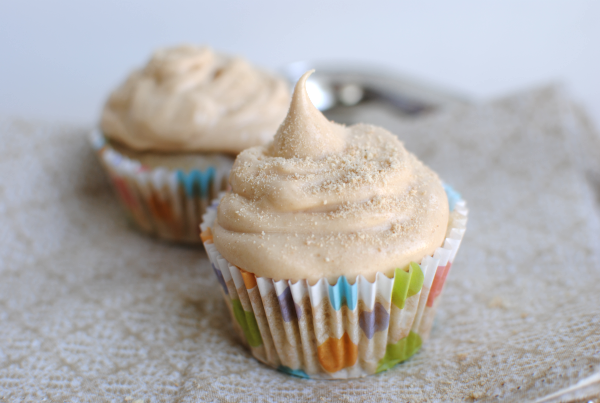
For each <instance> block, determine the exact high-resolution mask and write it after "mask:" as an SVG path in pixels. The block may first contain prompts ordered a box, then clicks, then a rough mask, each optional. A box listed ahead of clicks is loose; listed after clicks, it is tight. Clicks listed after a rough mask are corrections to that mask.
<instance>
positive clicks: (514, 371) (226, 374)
mask: <svg viewBox="0 0 600 403" xmlns="http://www.w3.org/2000/svg"><path fill="white" fill-rule="evenodd" d="M356 119H357V120H363V121H365V122H366V123H374V124H378V125H382V126H385V127H388V128H389V129H390V131H392V132H394V133H398V134H400V136H401V138H402V140H403V141H404V142H405V144H406V147H407V149H409V150H411V151H412V152H414V153H415V154H416V155H417V156H418V157H419V158H421V159H422V160H423V161H424V162H425V163H426V164H428V165H429V166H431V167H432V168H433V169H434V170H435V171H436V172H438V173H439V174H440V176H441V177H442V178H443V179H444V180H445V181H446V182H448V183H450V184H452V185H453V186H454V187H455V188H456V189H457V190H459V191H460V192H461V193H462V194H463V196H464V197H465V199H466V200H468V203H469V209H470V218H469V230H468V231H467V233H466V236H465V239H464V241H463V244H462V247H461V253H460V254H459V255H458V257H457V260H456V261H455V264H454V265H453V267H452V270H451V273H450V275H449V277H448V281H447V283H446V287H445V290H444V295H443V298H442V301H441V304H440V306H439V309H438V314H437V318H436V322H435V324H434V327H433V330H432V333H431V338H430V339H429V340H428V342H427V343H426V344H425V345H424V347H423V349H422V350H421V351H420V352H419V353H417V354H416V355H415V356H414V357H413V358H411V359H410V360H409V361H408V362H406V363H404V364H400V365H399V366H397V367H396V368H394V369H392V370H390V371H387V372H384V373H382V374H380V375H376V376H371V377H367V378H363V379H357V380H350V381H315V380H305V379H299V378H294V377H291V376H288V375H285V374H281V373H278V372H276V371H274V370H272V369H270V368H267V367H266V366H264V365H262V364H260V363H259V362H257V361H256V360H255V359H253V358H252V357H251V355H250V353H248V352H247V351H245V350H244V349H243V347H241V346H240V345H239V344H238V343H237V341H236V340H235V338H234V336H233V334H234V333H233V331H232V327H231V324H230V321H229V314H228V312H227V311H226V309H227V308H226V306H225V304H224V303H223V301H222V296H221V295H220V290H219V286H218V284H217V280H216V278H215V276H214V274H213V273H212V270H211V268H210V266H209V264H208V261H207V258H206V255H205V253H204V252H203V250H202V249H201V247H197V248H191V247H188V248H186V247H181V246H176V245H172V244H167V243H163V242H160V241H156V240H153V239H150V238H147V237H145V236H143V235H141V234H139V233H137V232H135V231H134V230H133V229H131V227H129V226H128V224H127V222H126V221H125V218H124V216H123V215H122V214H121V211H120V210H119V206H118V204H117V200H116V199H115V197H114V195H113V194H111V190H110V188H109V186H108V183H107V180H106V178H105V177H104V173H103V172H102V170H101V169H100V166H99V164H98V162H97V161H96V158H95V157H94V155H93V152H92V150H91V149H90V147H89V145H88V143H87V137H86V131H87V130H88V129H87V128H78V127H72V126H68V125H57V124H47V123H40V122H31V121H27V120H19V119H0V144H2V145H1V146H0V402H30V401H31V402H33V401H35V402H38V401H44V399H45V401H52V402H85V401H93V402H105V401H106V402H126V401H129V402H135V401H139V400H143V401H144V402H145V403H148V402H195V401H211V402H213V401H214V402H253V401H272V402H279V401H282V402H302V401H347V402H362V401H381V402H396V401H397V402H407V401H410V402H425V401H427V402H436V401H440V402H442V401H515V402H517V401H518V402H522V401H532V400H535V399H537V398H540V397H542V396H544V395H547V394H550V393H553V392H555V391H557V390H559V389H562V388H565V387H568V386H570V385H573V384H575V383H577V381H578V380H580V379H582V378H585V377H587V376H590V375H592V374H594V373H596V372H598V371H600V292H599V291H598V289H599V288H598V287H599V286H598V284H600V263H599V262H600V220H599V215H598V213H599V209H600V204H599V202H600V168H599V165H600V164H599V163H598V161H600V158H599V157H600V145H599V144H598V137H594V136H597V135H596V134H594V133H592V130H591V129H590V127H589V126H587V125H586V122H585V119H584V118H583V117H582V115H581V114H580V113H579V112H578V110H577V109H575V108H574V107H573V106H572V104H571V103H570V102H568V101H567V100H566V98H565V97H564V96H563V95H562V93H561V92H560V91H559V90H557V89H555V88H545V89H540V90H536V91H529V92H526V93H522V94H520V95H518V96H514V97H511V98H508V99H504V100H501V101H498V102H494V103H489V104H485V105H478V106H472V107H460V108H456V109H449V110H446V111H442V112H439V113H437V114H435V115H431V116H429V117H426V118H423V119H420V120H415V121H407V120H401V119H391V118H388V117H385V116H383V115H380V114H379V112H377V111H371V112H368V113H367V112H365V114H364V115H361V116H357V117H356Z"/></svg>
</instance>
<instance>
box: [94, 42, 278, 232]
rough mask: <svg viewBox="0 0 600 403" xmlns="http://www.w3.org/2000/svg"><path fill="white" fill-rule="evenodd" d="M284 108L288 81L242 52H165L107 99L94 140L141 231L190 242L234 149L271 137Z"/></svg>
mask: <svg viewBox="0 0 600 403" xmlns="http://www.w3.org/2000/svg"><path fill="white" fill-rule="evenodd" d="M288 105H289V91H288V85H287V83H286V82H285V81H284V80H282V79H280V78H278V77H276V76H273V75H271V74H269V73H267V72H264V71H261V70H259V69H256V68H255V67H253V66H251V65H250V64H249V63H248V62H246V61H245V60H243V59H241V58H237V57H230V56H226V55H222V54H218V53H215V52H214V51H213V50H211V49H210V48H208V47H194V46H179V47H174V48H167V49H162V50H159V51H157V52H156V53H155V54H154V55H153V56H152V58H151V59H150V61H149V62H148V63H147V65H146V66H144V67H143V68H142V69H140V70H136V71H134V72H133V73H131V75H130V76H129V77H128V78H127V80H126V81H125V82H124V83H123V84H122V85H121V86H119V87H118V88H117V89H116V90H115V91H114V92H113V93H112V94H111V95H110V97H109V99H108V101H107V102H106V105H105V107H104V110H103V112H102V117H101V121H100V130H97V131H94V133H93V134H92V144H93V145H94V147H95V148H96V150H97V151H98V153H99V154H100V159H101V161H102V163H103V165H104V167H105V168H106V170H107V171H108V173H109V175H110V177H111V179H112V182H113V184H114V187H115V189H116V191H117V194H118V195H119V199H120V200H121V203H122V204H123V206H124V207H125V210H126V211H127V212H128V214H129V215H130V217H131V219H132V221H133V222H135V223H136V224H137V226H138V227H139V228H140V229H142V230H143V231H145V232H148V233H151V234H154V235H157V236H159V237H162V238H166V239H170V240H175V241H186V242H198V241H199V238H198V225H199V224H200V221H201V216H202V214H204V212H205V209H206V206H207V205H208V204H209V202H210V200H212V199H214V197H216V195H217V194H218V192H219V191H220V190H224V189H225V188H226V187H227V176H228V174H229V171H230V169H231V165H232V164H233V161H234V157H235V155H237V154H238V153H239V152H240V151H242V150H243V149H245V148H248V147H252V146H257V145H262V144H265V143H267V142H269V141H270V140H272V138H273V135H274V134H275V131H276V130H277V127H278V126H279V123H280V122H281V120H282V119H283V118H284V117H285V114H286V111H287V107H288Z"/></svg>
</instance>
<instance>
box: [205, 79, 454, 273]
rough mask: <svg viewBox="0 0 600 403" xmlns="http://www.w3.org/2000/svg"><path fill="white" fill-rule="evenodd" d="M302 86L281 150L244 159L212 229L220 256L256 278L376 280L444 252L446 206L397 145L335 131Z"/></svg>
mask: <svg viewBox="0 0 600 403" xmlns="http://www.w3.org/2000/svg"><path fill="white" fill-rule="evenodd" d="M311 73H312V71H309V72H307V73H306V74H304V76H302V78H301V79H300V80H299V81H298V83H297V85H296V88H295V90H294V95H293V97H292V102H291V105H290V109H289V112H288V115H287V117H286V118H285V120H284V122H283V123H282V125H281V126H280V127H279V130H278V131H277V134H276V135H275V138H274V140H273V141H272V142H271V143H270V144H268V145H266V146H260V147H253V148H250V149H248V150H245V151H243V152H242V153H241V154H240V155H239V156H238V157H237V159H236V162H235V164H234V167H233V170H232V172H231V176H230V178H229V179H230V183H231V188H232V191H231V192H230V193H228V194H227V195H226V196H225V197H224V198H223V199H222V200H221V203H220V205H219V209H218V215H217V220H216V222H215V224H214V227H213V236H214V243H215V246H216V248H217V250H218V251H219V252H220V253H221V254H222V255H223V257H224V258H225V259H227V260H228V261H229V262H230V263H231V264H234V265H236V266H238V267H240V268H242V269H244V270H246V271H249V272H252V273H254V274H256V275H257V276H265V277H271V278H274V279H276V280H280V279H288V280H292V281H296V280H301V279H306V280H308V281H309V282H310V283H314V282H316V281H318V280H319V279H320V278H326V279H328V280H329V281H330V282H332V283H333V282H335V281H336V280H337V278H338V277H339V276H342V275H345V276H346V277H347V278H348V279H349V280H350V281H352V280H353V279H355V278H356V276H358V275H362V276H364V277H365V278H367V279H368V280H370V281H372V280H374V279H375V276H376V273H377V272H382V273H384V274H386V275H388V276H391V275H393V271H394V269H395V268H405V267H407V266H408V264H409V263H410V262H411V261H416V262H420V261H421V259H422V258H423V257H424V256H425V255H431V254H432V253H433V252H434V251H435V249H436V248H438V247H439V246H441V245H442V242H443V240H444V238H445V235H446V229H447V226H448V219H449V217H448V216H449V209H448V199H447V197H446V194H445V192H444V189H443V187H442V184H441V182H440V180H439V178H438V176H437V175H436V174H435V173H434V172H433V171H431V170H430V169H429V168H428V167H426V166H425V165H423V163H422V162H420V161H419V160H418V159H417V158H416V157H415V156H414V155H413V154H411V153H409V152H408V151H407V150H406V149H405V148H404V146H403V144H402V143H401V142H400V140H398V138H397V137H396V136H394V135H393V134H391V133H390V132H388V131H387V130H385V129H383V128H380V127H376V126H372V125H366V124H357V125H354V126H350V127H345V126H342V125H339V124H336V123H333V122H330V121H328V120H327V119H326V118H325V117H324V116H323V115H322V114H321V112H319V111H318V110H317V109H316V108H315V107H314V106H313V104H312V103H311V101H310V99H309V97H308V94H307V92H306V88H305V83H306V79H307V77H308V76H309V75H310V74H311Z"/></svg>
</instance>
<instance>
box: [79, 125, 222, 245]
mask: <svg viewBox="0 0 600 403" xmlns="http://www.w3.org/2000/svg"><path fill="white" fill-rule="evenodd" d="M90 142H91V144H92V147H93V148H94V150H95V151H96V153H97V155H98V157H99V159H100V162H101V164H102V166H103V167H104V169H105V171H106V172H107V173H108V176H109V178H110V181H111V184H112V186H113V188H114V190H115V192H116V194H117V196H118V198H119V201H120V202H121V205H122V207H123V209H124V210H125V212H126V214H127V216H128V218H129V219H130V221H131V222H133V223H134V225H135V226H136V227H137V228H139V229H140V230H142V231H143V232H146V233H148V234H151V235H154V236H157V237H159V238H163V239H167V240H170V241H176V242H185V243H200V242H201V240H200V238H199V236H198V235H199V234H198V228H199V225H200V223H201V222H202V215H203V214H204V213H205V212H206V207H207V206H208V205H210V201H211V200H213V199H214V198H215V197H216V196H217V195H218V193H219V192H220V191H222V190H225V188H226V187H227V178H228V176H229V171H230V169H231V165H230V164H222V166H217V167H209V168H208V169H206V170H204V171H199V170H192V171H190V172H183V171H181V170H170V169H166V168H149V167H146V166H143V165H141V164H140V163H139V162H138V161H135V160H132V159H130V158H127V157H126V156H124V155H122V154H120V153H119V152H117V151H116V150H115V149H114V148H112V147H110V145H109V144H108V143H107V142H106V139H105V138H104V136H103V135H102V133H101V132H100V131H99V130H94V131H93V132H92V133H91V134H90Z"/></svg>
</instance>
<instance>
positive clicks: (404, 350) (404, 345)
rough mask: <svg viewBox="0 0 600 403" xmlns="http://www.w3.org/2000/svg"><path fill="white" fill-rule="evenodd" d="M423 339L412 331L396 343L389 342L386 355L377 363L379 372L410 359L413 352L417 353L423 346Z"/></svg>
mask: <svg viewBox="0 0 600 403" xmlns="http://www.w3.org/2000/svg"><path fill="white" fill-rule="evenodd" d="M422 344H423V340H421V336H419V335H418V334H416V333H414V332H410V333H409V334H408V336H406V337H405V338H403V339H400V341H398V343H396V344H388V345H387V347H386V349H385V355H384V356H383V358H382V359H381V360H379V363H378V364H377V371H375V373H379V372H382V371H386V370H388V369H390V368H392V367H393V366H395V365H396V364H398V363H401V362H402V361H406V360H408V359H409V358H410V357H411V356H412V355H413V354H415V353H416V352H417V351H419V349H420V348H421V345H422Z"/></svg>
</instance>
